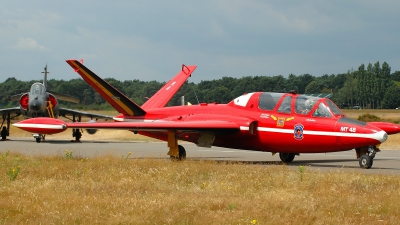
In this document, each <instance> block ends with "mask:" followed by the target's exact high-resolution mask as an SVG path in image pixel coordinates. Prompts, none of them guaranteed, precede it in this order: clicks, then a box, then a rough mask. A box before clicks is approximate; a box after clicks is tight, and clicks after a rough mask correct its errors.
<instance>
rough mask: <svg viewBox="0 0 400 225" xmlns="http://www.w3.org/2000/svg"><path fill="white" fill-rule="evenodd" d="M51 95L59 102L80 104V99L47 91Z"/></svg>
mask: <svg viewBox="0 0 400 225" xmlns="http://www.w3.org/2000/svg"><path fill="white" fill-rule="evenodd" d="M47 92H49V93H50V94H52V95H54V96H55V97H56V98H57V99H58V100H63V101H67V102H73V103H79V98H76V97H73V96H69V95H64V94H60V93H58V92H55V91H47Z"/></svg>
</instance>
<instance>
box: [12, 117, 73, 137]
mask: <svg viewBox="0 0 400 225" xmlns="http://www.w3.org/2000/svg"><path fill="white" fill-rule="evenodd" d="M13 125H14V126H16V127H18V128H20V129H22V130H24V131H28V132H31V133H39V134H56V133H60V132H63V131H64V130H66V129H67V126H66V125H65V122H64V121H62V120H59V119H54V118H49V117H36V118H30V119H26V120H23V121H20V122H18V123H14V124H13Z"/></svg>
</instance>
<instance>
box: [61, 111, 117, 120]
mask: <svg viewBox="0 0 400 225" xmlns="http://www.w3.org/2000/svg"><path fill="white" fill-rule="evenodd" d="M58 114H59V115H60V116H63V117H65V116H67V115H80V116H86V117H90V118H92V119H110V120H112V118H113V117H112V116H107V115H101V114H95V113H89V112H82V111H78V110H73V109H66V108H60V109H59V111H58Z"/></svg>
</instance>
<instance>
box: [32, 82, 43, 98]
mask: <svg viewBox="0 0 400 225" xmlns="http://www.w3.org/2000/svg"><path fill="white" fill-rule="evenodd" d="M31 94H32V95H40V94H43V85H42V84H33V85H32V87H31Z"/></svg>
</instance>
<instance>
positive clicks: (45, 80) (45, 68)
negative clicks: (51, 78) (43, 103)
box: [42, 63, 50, 90]
mask: <svg viewBox="0 0 400 225" xmlns="http://www.w3.org/2000/svg"><path fill="white" fill-rule="evenodd" d="M42 73H44V77H43V85H44V88H46V90H47V74H48V73H50V72H48V71H47V63H46V66H45V67H44V71H43V72H42Z"/></svg>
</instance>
